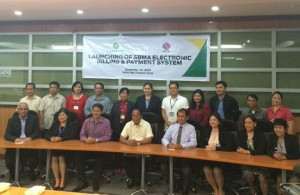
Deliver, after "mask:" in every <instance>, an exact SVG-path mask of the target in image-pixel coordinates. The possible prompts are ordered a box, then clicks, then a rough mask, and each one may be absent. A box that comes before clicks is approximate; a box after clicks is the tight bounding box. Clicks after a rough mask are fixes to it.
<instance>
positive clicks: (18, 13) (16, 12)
mask: <svg viewBox="0 0 300 195" xmlns="http://www.w3.org/2000/svg"><path fill="white" fill-rule="evenodd" d="M14 13H15V15H17V16H21V15H22V14H23V13H22V12H21V11H18V10H17V11H15V12H14Z"/></svg>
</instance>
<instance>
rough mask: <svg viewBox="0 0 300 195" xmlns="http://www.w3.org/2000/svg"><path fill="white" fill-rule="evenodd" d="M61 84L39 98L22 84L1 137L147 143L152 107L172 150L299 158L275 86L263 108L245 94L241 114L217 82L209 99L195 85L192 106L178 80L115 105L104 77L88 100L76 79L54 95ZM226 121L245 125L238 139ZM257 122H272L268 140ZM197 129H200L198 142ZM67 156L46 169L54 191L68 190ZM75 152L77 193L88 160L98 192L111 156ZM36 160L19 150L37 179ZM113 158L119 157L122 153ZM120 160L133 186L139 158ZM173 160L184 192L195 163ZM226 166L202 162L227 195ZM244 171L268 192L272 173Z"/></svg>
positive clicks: (10, 160) (56, 155) (56, 156)
mask: <svg viewBox="0 0 300 195" xmlns="http://www.w3.org/2000/svg"><path fill="white" fill-rule="evenodd" d="M59 87H60V85H59V83H58V82H57V81H52V82H50V83H49V91H50V93H49V94H48V95H46V96H45V97H43V98H40V97H38V96H36V95H35V93H34V90H35V84H34V83H28V84H26V86H25V90H26V94H27V96H25V97H24V98H22V99H21V100H20V103H19V104H18V107H17V113H16V114H14V116H13V117H12V118H10V119H9V121H8V125H7V129H6V132H5V139H7V140H9V141H14V142H17V143H18V142H27V141H31V140H33V139H36V138H38V137H42V138H44V139H47V140H49V141H51V142H58V141H64V140H71V139H80V140H81V141H82V142H85V143H87V144H95V143H99V142H105V141H110V140H112V141H120V142H121V143H123V144H128V145H132V146H139V145H141V144H149V143H151V142H152V139H153V132H152V130H151V125H150V124H149V123H148V122H147V121H145V120H143V113H144V112H152V113H154V114H156V115H157V116H159V117H160V118H161V119H162V121H163V122H164V127H163V125H162V128H161V129H160V130H161V131H160V134H159V135H161V137H160V138H161V143H162V144H163V145H165V146H166V147H168V148H170V149H183V148H192V147H197V146H199V147H202V148H205V149H206V150H216V151H218V150H223V151H237V152H239V153H245V154H250V155H256V154H269V155H270V156H272V157H273V158H275V159H277V160H286V159H295V158H299V147H297V142H296V139H295V137H294V136H293V135H291V134H293V116H292V114H291V112H290V111H289V109H287V108H286V107H284V106H283V105H282V98H283V95H282V93H281V92H278V91H277V92H274V93H273V94H272V106H271V107H270V108H268V109H267V110H266V111H265V110H263V109H261V108H259V107H258V97H257V95H256V94H249V95H248V96H247V104H248V106H249V111H247V112H243V113H241V112H240V110H239V106H238V104H237V101H236V100H235V99H234V98H233V97H231V96H229V95H228V94H227V93H226V89H227V84H226V82H224V81H217V82H216V95H215V96H213V97H212V98H211V99H210V102H209V103H206V102H205V98H204V93H203V91H202V90H200V89H197V90H195V91H194V92H193V94H192V97H191V101H190V104H189V101H188V100H187V98H185V97H183V96H181V95H179V84H178V83H176V82H170V84H169V92H170V95H169V96H167V97H165V98H164V99H163V100H162V101H161V99H160V98H159V97H157V96H155V95H154V94H153V86H152V83H150V82H146V83H145V84H144V86H143V93H144V94H143V95H142V96H139V97H138V98H137V100H136V102H135V103H133V102H131V101H129V100H128V97H129V89H128V88H126V87H123V88H121V89H120V90H119V96H120V98H119V99H120V100H118V101H116V102H114V103H113V104H112V103H111V101H110V99H109V98H108V97H106V96H105V95H104V94H103V92H104V85H103V83H101V82H98V83H95V85H94V93H95V95H93V96H91V97H89V98H88V97H87V96H86V95H85V94H84V93H83V90H84V88H83V84H82V83H81V82H80V81H76V82H74V83H73V85H72V88H71V90H72V94H70V95H69V96H68V97H67V98H64V97H63V96H62V95H60V94H59V93H58V92H59ZM223 120H230V121H234V122H236V123H239V122H240V123H241V124H242V126H243V130H241V131H239V132H238V134H237V138H236V139H234V137H233V136H231V134H230V133H229V132H228V131H226V130H225V129H224V128H223V126H222V121H223ZM257 120H269V121H271V122H273V123H274V125H275V126H274V135H272V136H273V137H270V139H269V142H267V141H266V139H265V135H264V134H263V133H262V132H260V131H259V130H256V128H255V127H256V124H257ZM189 121H194V122H196V124H197V125H198V126H197V127H196V128H195V125H191V124H189V123H190V122H189ZM241 121H242V122H241ZM194 124H195V123H194ZM196 130H197V131H199V132H198V133H199V134H200V139H198V140H197V137H199V136H197V132H196ZM286 132H287V133H286ZM69 154H70V152H67V151H52V160H51V166H52V171H53V174H54V177H55V186H54V189H56V190H63V189H64V187H65V171H66V156H68V155H69ZM73 156H74V155H73ZM75 156H76V159H75V161H76V167H77V171H78V181H79V182H78V185H77V186H76V187H75V188H74V189H73V191H80V190H82V189H83V188H86V187H87V186H88V183H87V179H86V176H85V167H86V160H87V159H90V158H93V159H95V169H94V177H93V190H94V191H98V190H99V188H100V186H101V184H102V182H103V180H102V178H101V173H102V170H103V167H104V165H105V161H106V160H107V159H108V158H110V157H109V156H108V155H107V154H106V153H100V152H76V155H75ZM37 157H38V153H37V151H35V150H21V151H20V159H21V160H24V161H25V160H27V159H29V161H30V163H29V165H30V179H31V180H34V179H35V174H34V168H35V167H36V165H37V161H38V160H37ZM122 158H123V157H122ZM115 159H117V160H119V159H120V156H116V157H115ZM5 160H6V161H5V162H6V166H7V168H8V169H9V172H10V180H13V179H14V172H15V170H14V167H15V166H14V163H15V150H13V149H7V151H6V154H5ZM124 161H125V169H126V173H127V176H128V179H127V187H128V188H132V187H133V185H134V184H135V183H136V182H137V180H138V176H139V171H138V169H137V168H136V167H139V166H140V158H139V156H137V155H125V156H124ZM175 162H176V163H178V165H180V166H181V168H182V170H184V171H182V175H183V182H182V187H183V192H184V193H185V194H188V191H189V180H190V177H191V172H192V171H191V166H190V164H191V163H192V162H191V161H190V160H187V159H176V161H175ZM117 164H118V163H117ZM162 164H163V163H162ZM225 166H226V165H224V164H221V163H207V164H205V163H203V172H204V174H205V177H206V179H207V181H208V183H209V184H210V185H211V187H212V188H213V190H214V194H217V195H222V194H224V190H223V185H224V176H223V169H224V167H225ZM242 170H243V175H244V176H245V178H246V180H247V181H248V183H249V186H250V189H251V193H253V194H255V193H256V191H255V190H256V189H255V187H254V181H255V176H258V179H259V182H260V187H261V190H262V193H263V194H267V189H268V183H267V181H266V176H267V174H266V172H269V171H267V170H265V169H262V168H256V167H254V168H253V167H242ZM278 182H280V180H279V178H278V179H277V183H278ZM278 193H279V191H278Z"/></svg>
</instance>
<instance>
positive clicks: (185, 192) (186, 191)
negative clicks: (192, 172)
mask: <svg viewBox="0 0 300 195" xmlns="http://www.w3.org/2000/svg"><path fill="white" fill-rule="evenodd" d="M189 193H190V187H189V186H187V185H184V186H183V187H182V194H183V195H189Z"/></svg>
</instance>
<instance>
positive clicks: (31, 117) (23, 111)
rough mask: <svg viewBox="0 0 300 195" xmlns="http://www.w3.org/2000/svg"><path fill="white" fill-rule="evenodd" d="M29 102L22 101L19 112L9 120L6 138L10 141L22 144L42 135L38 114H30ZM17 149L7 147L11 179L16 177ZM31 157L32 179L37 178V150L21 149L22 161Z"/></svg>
mask: <svg viewBox="0 0 300 195" xmlns="http://www.w3.org/2000/svg"><path fill="white" fill-rule="evenodd" d="M28 110H29V109H28V104H27V103H25V102H20V103H19V105H18V108H17V112H18V113H17V114H14V116H13V117H11V118H10V119H9V120H8V124H7V128H6V131H5V135H4V138H5V139H6V140H8V141H12V142H15V143H16V144H22V143H25V142H29V141H31V140H34V139H36V138H38V137H39V136H40V131H39V127H38V120H37V115H36V114H28ZM15 153H16V150H15V149H7V150H6V153H5V164H6V167H7V169H8V170H9V174H10V179H9V180H10V181H13V180H14V179H15V178H14V177H15V157H16V154H15ZM27 159H29V166H30V174H29V177H30V180H31V181H33V180H35V178H36V176H35V175H34V168H35V167H36V165H37V151H36V150H20V161H21V162H26V161H27Z"/></svg>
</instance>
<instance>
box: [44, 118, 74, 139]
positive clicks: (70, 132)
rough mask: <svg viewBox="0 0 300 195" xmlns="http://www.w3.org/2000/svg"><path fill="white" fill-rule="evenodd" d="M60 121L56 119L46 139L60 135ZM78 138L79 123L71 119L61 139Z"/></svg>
mask: <svg viewBox="0 0 300 195" xmlns="http://www.w3.org/2000/svg"><path fill="white" fill-rule="evenodd" d="M59 126H60V123H59V121H54V122H53V124H52V125H51V127H50V129H49V131H48V132H47V134H46V136H45V139H46V140H48V141H49V140H50V139H51V137H55V136H58V134H59ZM77 138H78V123H77V121H70V122H67V124H66V126H65V128H64V131H63V132H62V133H61V140H62V141H66V140H71V139H77Z"/></svg>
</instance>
